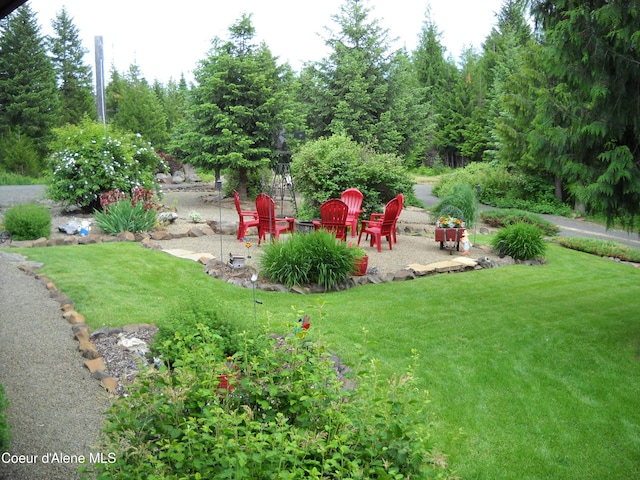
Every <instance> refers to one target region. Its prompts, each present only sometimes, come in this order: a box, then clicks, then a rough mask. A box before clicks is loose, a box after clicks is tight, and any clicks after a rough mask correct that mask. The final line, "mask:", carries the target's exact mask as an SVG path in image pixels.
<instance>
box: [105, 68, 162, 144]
mask: <svg viewBox="0 0 640 480" xmlns="http://www.w3.org/2000/svg"><path fill="white" fill-rule="evenodd" d="M106 101H107V112H108V115H107V119H108V121H109V123H112V124H113V125H115V126H116V127H117V128H119V129H120V130H124V131H128V132H132V133H137V134H140V135H141V136H142V138H144V139H145V140H146V141H148V142H150V143H151V144H152V145H153V146H154V148H157V149H159V150H162V149H164V148H166V146H167V142H168V133H167V121H166V115H165V111H164V109H163V107H162V104H161V102H160V99H159V98H158V97H157V95H156V93H155V91H154V90H153V88H152V87H150V86H149V84H148V83H147V81H146V80H145V79H144V78H143V77H141V76H140V68H139V67H138V66H137V65H131V66H130V67H129V71H128V72H127V74H126V75H124V76H121V75H120V74H119V73H118V72H117V71H116V70H113V71H112V74H111V81H110V82H109V85H107V89H106Z"/></svg>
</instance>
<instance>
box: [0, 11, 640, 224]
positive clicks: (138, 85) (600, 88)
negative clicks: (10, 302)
mask: <svg viewBox="0 0 640 480" xmlns="http://www.w3.org/2000/svg"><path fill="white" fill-rule="evenodd" d="M427 12H428V11H427ZM333 22H334V23H333V25H330V26H329V27H331V28H330V29H328V31H330V32H331V33H330V34H329V36H328V38H326V43H327V45H328V46H329V47H330V52H331V53H330V54H329V55H328V56H327V57H326V58H324V59H322V60H321V61H318V62H313V63H308V64H306V65H305V67H303V68H302V70H301V71H299V72H296V71H294V70H293V69H292V68H291V66H290V65H288V64H286V63H285V64H279V63H278V61H277V59H276V58H275V57H274V56H273V54H272V53H271V51H270V49H269V46H268V45H266V44H264V43H260V44H258V43H256V41H255V30H254V27H253V24H252V22H251V16H250V15H244V16H242V18H240V19H238V20H237V21H236V22H235V23H234V24H233V25H230V26H229V30H228V36H227V37H226V38H214V39H213V41H212V46H213V47H212V49H211V51H210V53H209V54H208V56H207V58H203V59H202V60H201V61H200V62H199V64H198V65H197V67H196V70H195V76H194V81H193V83H191V84H187V82H186V81H185V80H184V78H180V80H179V81H173V80H172V81H169V82H168V84H166V85H164V84H160V83H158V82H157V81H156V82H154V83H152V84H150V83H149V82H148V81H147V80H146V79H145V78H143V77H142V76H141V74H140V70H139V68H138V67H137V66H136V65H131V66H130V68H129V70H128V71H126V72H118V71H116V70H112V71H111V72H110V75H109V80H108V82H107V87H106V99H107V100H106V106H107V112H106V115H107V121H108V122H109V123H110V124H111V125H112V126H114V127H116V128H118V129H120V130H122V131H127V132H131V133H135V134H140V135H141V136H142V137H143V138H144V139H145V140H146V141H148V142H150V143H151V144H152V145H153V147H154V148H155V149H156V151H158V152H162V153H163V154H166V155H170V156H172V157H175V158H176V159H177V161H180V162H189V163H191V164H193V165H195V166H198V167H201V168H206V169H209V170H211V171H214V172H215V173H216V175H220V174H221V173H222V172H226V173H227V174H228V175H229V178H233V181H234V182H236V184H237V185H238V187H239V189H240V190H241V192H242V194H243V196H244V195H246V194H247V192H248V191H249V186H250V185H251V183H252V182H255V181H256V178H257V176H258V175H259V172H260V170H261V169H262V168H264V167H269V166H273V165H274V163H276V162H277V161H279V160H280V159H281V158H282V155H283V150H286V151H291V152H295V151H296V149H297V148H298V147H299V146H300V144H301V142H310V141H314V140H317V139H320V138H323V137H329V136H332V135H334V134H340V135H345V136H347V137H349V138H351V139H352V140H354V141H355V142H358V143H360V144H363V145H366V146H367V147H369V148H372V149H374V150H376V151H378V152H380V153H383V154H392V155H397V156H398V157H400V158H401V159H402V161H403V162H404V165H405V166H406V167H408V168H410V169H415V168H419V167H423V166H424V167H434V166H436V167H440V166H445V167H451V168H461V167H466V166H468V165H472V164H486V165H488V166H491V167H495V168H499V169H501V171H507V172H510V173H517V174H518V175H522V176H523V178H526V179H527V183H528V184H529V185H530V186H531V187H530V188H531V189H532V190H539V191H545V192H549V195H550V196H551V197H552V199H553V200H554V201H555V202H558V204H564V205H569V206H571V208H574V207H580V208H584V209H585V210H587V211H589V212H593V213H596V214H601V215H603V216H605V217H606V219H607V221H608V223H609V224H610V225H611V224H613V222H614V221H621V222H623V223H624V224H625V225H627V226H629V227H630V228H633V226H634V219H636V218H637V216H638V214H639V213H640V168H639V160H640V148H639V147H640V143H639V142H640V112H639V110H640V102H638V98H639V94H640V69H638V65H639V64H640V54H639V52H640V0H607V1H605V0H593V1H590V2H585V1H581V0H567V1H562V2H560V1H542V0H505V1H504V2H503V5H502V8H501V10H500V12H498V14H497V15H496V19H495V24H494V26H493V28H492V30H491V32H490V34H489V35H488V36H487V37H486V39H485V41H484V43H483V45H482V48H481V49H480V50H479V51H477V50H473V49H468V50H467V51H465V52H463V53H462V55H461V56H460V60H459V61H458V62H456V61H455V60H454V59H452V58H450V57H445V48H444V47H443V45H442V43H441V32H439V30H438V26H437V25H436V24H435V23H434V22H433V21H432V20H431V18H430V16H429V14H428V13H427V14H426V15H425V19H424V22H423V27H422V30H421V32H417V33H418V34H419V38H420V40H419V44H418V46H417V47H416V49H415V50H414V51H411V52H409V51H405V50H402V49H400V50H392V49H391V47H390V41H389V38H388V32H387V31H386V30H385V29H384V28H382V27H381V26H380V22H379V21H378V20H377V19H376V18H375V17H374V16H373V14H372V11H371V9H370V8H368V6H367V2H366V1H356V0H344V1H343V4H342V5H341V7H340V10H339V11H338V12H335V15H334V16H333ZM52 26H53V30H54V34H53V35H52V36H51V37H45V36H43V35H42V34H41V29H40V26H39V25H38V24H37V21H36V16H35V14H34V12H33V11H32V10H31V9H30V7H29V4H28V3H26V4H25V5H23V6H22V7H20V8H19V9H17V10H16V11H14V12H13V13H12V14H11V15H10V16H9V17H7V18H6V19H4V20H2V22H1V23H0V35H1V36H0V170H4V171H8V172H17V173H20V174H23V175H31V176H38V175H41V174H42V172H43V171H44V170H46V165H47V163H46V159H47V158H48V156H49V155H50V154H51V153H52V152H51V151H50V145H51V141H52V132H53V131H54V129H56V128H59V127H62V126H64V125H66V124H79V123H81V122H82V121H83V119H85V118H90V119H94V118H96V111H95V102H94V93H95V92H94V84H93V79H92V74H91V67H90V66H88V65H86V64H84V63H83V56H84V53H85V52H86V49H85V48H84V47H83V45H82V44H81V41H80V32H79V31H78V29H77V27H76V26H75V25H74V23H73V12H69V11H67V10H65V9H64V8H63V9H62V10H61V11H60V12H59V13H58V14H57V16H56V18H55V19H52ZM283 140H285V141H286V148H284V145H283ZM635 225H637V222H636V223H635Z"/></svg>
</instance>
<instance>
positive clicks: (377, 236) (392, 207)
mask: <svg viewBox="0 0 640 480" xmlns="http://www.w3.org/2000/svg"><path fill="white" fill-rule="evenodd" d="M399 210H400V200H398V197H395V198H392V199H391V200H389V202H387V205H386V206H385V207H384V216H383V217H382V220H381V221H379V222H371V221H370V220H363V221H362V228H361V229H360V235H358V245H360V239H361V238H362V234H363V233H365V234H367V235H371V243H370V245H371V246H372V247H373V245H374V244H377V246H378V252H381V251H382V248H381V244H382V237H387V240H388V241H389V250H393V226H394V225H395V221H396V217H397V216H398V211H399Z"/></svg>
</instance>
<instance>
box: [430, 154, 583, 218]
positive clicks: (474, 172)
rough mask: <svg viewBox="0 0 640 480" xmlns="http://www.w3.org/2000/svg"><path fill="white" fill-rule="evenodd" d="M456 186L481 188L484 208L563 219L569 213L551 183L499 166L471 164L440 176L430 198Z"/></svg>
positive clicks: (568, 209)
mask: <svg viewBox="0 0 640 480" xmlns="http://www.w3.org/2000/svg"><path fill="white" fill-rule="evenodd" d="M458 183H466V184H468V185H469V186H470V187H472V188H473V189H475V188H476V186H477V185H480V202H481V203H483V204H486V205H492V206H494V207H498V208H519V209H522V210H529V211H531V212H534V213H549V214H554V215H563V216H568V215H569V214H570V213H571V208H570V207H569V206H568V205H565V204H563V203H562V202H560V201H559V200H558V199H557V198H555V196H554V188H555V187H554V185H553V183H552V182H551V181H550V180H546V179H544V178H540V177H538V176H535V175H527V174H524V173H521V172H517V171H510V170H508V169H507V168H506V167H505V166H503V165H500V164H493V163H484V162H474V163H471V164H469V165H467V166H466V167H465V168H460V169H457V170H455V171H453V172H452V173H451V174H448V175H443V176H442V177H441V178H440V180H439V181H438V183H437V184H436V185H434V187H433V194H434V195H435V196H437V197H443V196H445V195H446V194H447V193H448V192H449V191H450V190H451V189H452V188H453V186H454V185H456V184H458Z"/></svg>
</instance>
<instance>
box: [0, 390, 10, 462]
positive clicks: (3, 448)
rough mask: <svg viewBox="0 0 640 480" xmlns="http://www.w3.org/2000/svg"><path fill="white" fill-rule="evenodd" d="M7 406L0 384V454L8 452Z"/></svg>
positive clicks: (7, 402) (8, 427)
mask: <svg viewBox="0 0 640 480" xmlns="http://www.w3.org/2000/svg"><path fill="white" fill-rule="evenodd" d="M8 406H9V400H7V397H6V395H5V393H4V387H3V386H2V384H1V383H0V453H2V452H7V451H8V450H9V443H10V441H11V425H9V422H8V421H7V414H6V413H5V410H6V408H7V407H8Z"/></svg>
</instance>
